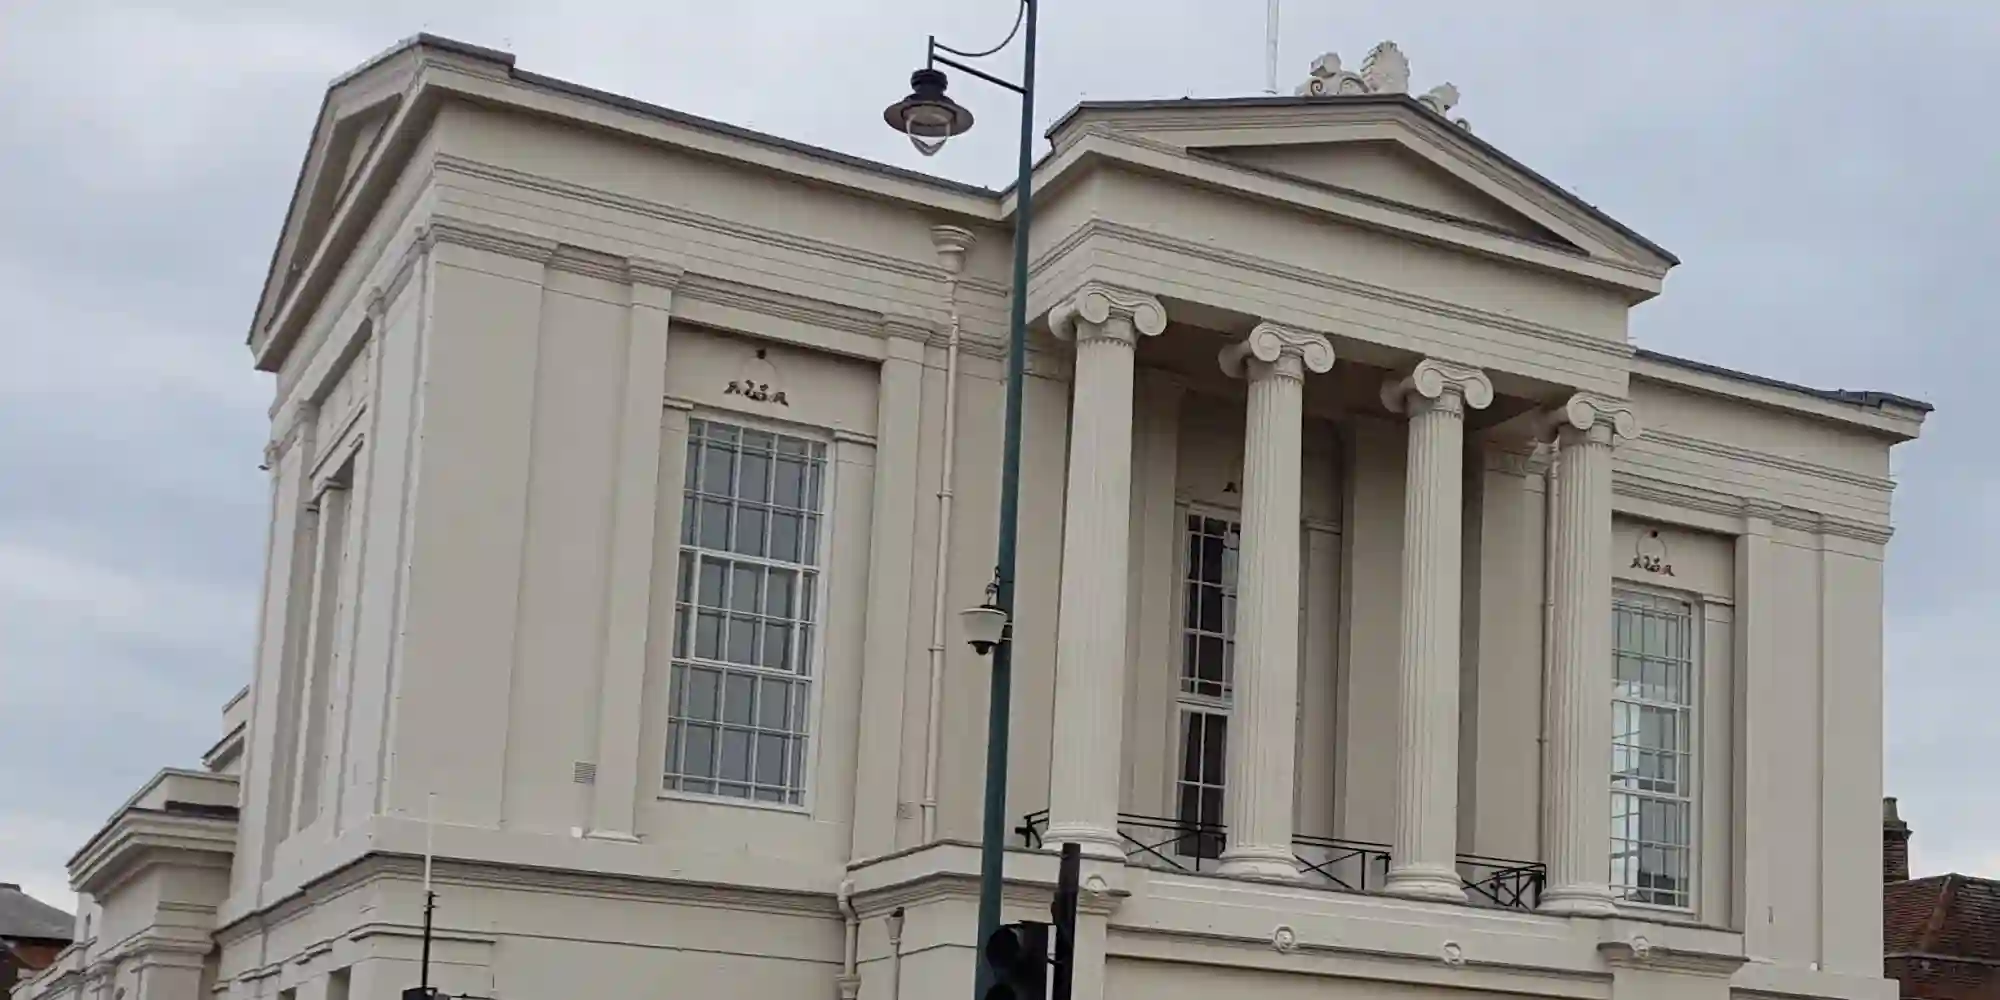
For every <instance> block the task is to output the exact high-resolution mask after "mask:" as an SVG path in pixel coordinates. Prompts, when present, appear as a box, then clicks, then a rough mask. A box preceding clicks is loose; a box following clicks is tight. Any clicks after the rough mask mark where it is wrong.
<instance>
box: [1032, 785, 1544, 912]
mask: <svg viewBox="0 0 2000 1000" xmlns="http://www.w3.org/2000/svg"><path fill="white" fill-rule="evenodd" d="M1048 824H1049V813H1048V810H1046V809H1044V810H1041V811H1039V812H1032V813H1029V814H1028V815H1027V816H1026V817H1024V818H1023V819H1022V822H1021V825H1020V826H1018V827H1015V828H1014V832H1015V833H1018V834H1020V835H1021V842H1022V843H1024V844H1026V845H1027V846H1029V847H1036V848H1038V847H1041V846H1042V833H1043V831H1044V830H1046V829H1047V828H1048ZM1118 836H1119V838H1120V839H1122V840H1123V841H1124V842H1125V860H1126V861H1127V862H1129V863H1131V864H1135V865H1139V866H1142V867H1146V868H1159V869H1165V870H1168V871H1182V872H1209V871H1214V870H1215V869H1216V868H1217V867H1218V866H1219V865H1220V864H1221V858H1222V849H1223V847H1224V845H1225V844H1226V843H1227V839H1228V838H1227V836H1226V831H1225V830H1224V828H1223V826H1222V825H1221V824H1219V823H1197V822H1193V821H1188V820H1179V819H1171V818H1165V817H1160V816H1138V815H1133V814H1131V813H1119V814H1118ZM1292 856H1293V857H1294V858H1296V859H1297V860H1298V863H1299V870H1300V872H1301V874H1303V875H1304V876H1305V877H1307V878H1309V879H1312V880H1314V881H1317V882H1320V883H1322V884H1324V885H1327V886H1330V887H1332V888H1335V889H1342V890H1346V891H1348V892H1376V891H1379V890H1380V889H1381V887H1382V884H1383V883H1384V882H1385V881H1387V879H1388V873H1389V847H1388V845H1387V844H1371V843H1367V842H1365V841H1359V840H1341V839H1339V838H1337V837H1315V836H1307V835H1299V836H1295V837H1293V838H1292ZM1458 874H1459V877H1460V878H1462V879H1464V880H1465V891H1466V897H1467V899H1468V900H1469V901H1470V902H1472V903H1473V904H1475V905H1479V906H1494V907H1501V908H1504V909H1510V910H1532V909H1534V908H1535V906H1536V904H1537V903H1539V902H1540V900H1541V893H1542V883H1543V881H1544V879H1546V878H1547V874H1548V873H1547V869H1546V868H1544V867H1543V866H1542V864H1541V863H1540V862H1535V861H1511V860H1508V859H1506V858H1491V857H1486V856H1484V855H1478V854H1461V855H1459V856H1458Z"/></svg>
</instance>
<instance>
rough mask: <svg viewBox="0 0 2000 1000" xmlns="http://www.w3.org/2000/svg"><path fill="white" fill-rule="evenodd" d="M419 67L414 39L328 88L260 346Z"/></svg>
mask: <svg viewBox="0 0 2000 1000" xmlns="http://www.w3.org/2000/svg"><path fill="white" fill-rule="evenodd" d="M417 68H418V46H417V43H416V42H415V41H412V42H407V43H404V44H403V45H402V46H399V47H397V48H395V49H391V50H390V51H388V52H386V53H383V54H382V55H380V56H378V57H376V58H375V59H373V60H371V61H370V62H368V63H367V64H365V65H364V66H362V67H361V68H360V69H357V70H355V71H353V72H351V73H349V74H347V75H346V76H343V77H341V78H340V79H338V80H335V81H334V82H333V84H332V85H331V86H330V87H328V89H327V94H326V100H325V102H324V103H323V104H322V105H321V106H320V115H319V120H318V122H317V123H315V125H314V127H313V135H312V142H311V144H310V145H309V146H308V147H307V150H306V158H305V162H304V163H303V164H301V165H300V168H299V179H298V185H297V187H296V188H294V189H293V191H292V201H291V204H290V205H289V206H288V207H287V209H286V211H285V226H284V230H283V231H282V232H281V233H280V234H279V237H278V245H277V248H276V250H275V251H274V252H273V254H272V258H271V270H270V272H269V274H268V275H267V276H266V278H265V282H264V292H263V295H262V296H261V298H260V300H259V302H258V307H257V316H256V320H255V324H254V325H253V326H252V328H251V343H252V347H253V349H260V348H261V345H260V344H259V343H258V341H259V338H260V334H261V331H262V330H263V329H264V326H265V324H266V323H268V322H269V321H270V320H271V318H272V315H273V313H274V312H275V311H276V310H277V309H278V308H279V306H280V305H281V304H282V303H283V300H284V299H285V297H286V295H287V293H289V292H290V291H291V289H292V286H293V284H294V283H295V282H296V281H297V280H298V278H299V277H300V275H301V274H302V273H303V272H304V270H305V269H306V267H307V266H308V265H310V264H311V262H312V259H313V256H314V254H316V253H317V252H318V251H319V249H320V246H321V244H322V243H323V242H324V241H325V239H326V236H327V233H328V227H329V226H330V225H331V224H332V222H333V219H334V217H335V215H336V213H337V212H338V211H339V209H340V206H341V203H342V201H343V199H344V198H345V197H346V195H347V194H348V191H349V190H350V188H352V186H353V185H354V183H355V181H356V179H357V177H358V176H359V174H360V173H361V171H362V169H363V167H365V166H366V164H367V163H368V159H369V157H370V155H371V154H373V153H374V152H375V149H376V147H377V144H378V142H379V140H380V139H381V138H382V136H383V135H384V133H385V132H386V131H387V130H388V128H389V125H390V123H391V122H392V121H393V120H394V119H395V117H396V114H397V112H398V111H399V110H400V109H401V108H402V105H403V98H404V94H405V93H406V91H407V90H408V88H409V87H410V85H411V82H412V78H413V77H414V75H415V72H416V70H417Z"/></svg>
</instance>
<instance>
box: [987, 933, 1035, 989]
mask: <svg viewBox="0 0 2000 1000" xmlns="http://www.w3.org/2000/svg"><path fill="white" fill-rule="evenodd" d="M985 955H986V968H987V970H988V971H989V972H990V973H991V975H990V976H989V977H988V979H987V982H989V983H992V985H991V986H988V987H986V997H985V1000H1048V995H1049V925H1047V924H1041V923H1035V922H1033V921H1029V920H1023V921H1021V922H1019V923H1013V924H1002V925H1001V926H999V927H996V928H994V930H993V936H992V937H989V938H987V939H986V945H985Z"/></svg>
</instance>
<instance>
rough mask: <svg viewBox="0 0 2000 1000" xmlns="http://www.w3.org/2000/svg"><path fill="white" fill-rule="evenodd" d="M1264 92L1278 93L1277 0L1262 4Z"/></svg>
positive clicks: (1268, 0) (1269, 0)
mask: <svg viewBox="0 0 2000 1000" xmlns="http://www.w3.org/2000/svg"><path fill="white" fill-rule="evenodd" d="M1264 93H1266V94H1271V95H1273V96H1275V95H1276V94H1277V93H1278V0H1267V2H1266V3H1265V5H1264Z"/></svg>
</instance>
